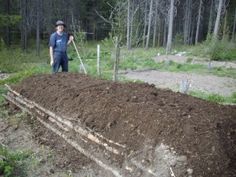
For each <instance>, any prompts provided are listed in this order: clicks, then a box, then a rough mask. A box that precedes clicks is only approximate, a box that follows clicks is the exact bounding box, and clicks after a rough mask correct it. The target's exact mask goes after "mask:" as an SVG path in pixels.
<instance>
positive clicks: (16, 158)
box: [0, 145, 29, 177]
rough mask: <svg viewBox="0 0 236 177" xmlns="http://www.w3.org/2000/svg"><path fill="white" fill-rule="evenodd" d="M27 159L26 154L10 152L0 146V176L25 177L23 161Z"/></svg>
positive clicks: (27, 155)
mask: <svg viewBox="0 0 236 177" xmlns="http://www.w3.org/2000/svg"><path fill="white" fill-rule="evenodd" d="M28 157H29V154H28V153H25V152H11V151H9V150H8V149H7V148H6V147H4V146H3V145H0V175H3V176H4V177H13V176H16V175H17V176H25V174H24V160H25V159H27V158H28Z"/></svg>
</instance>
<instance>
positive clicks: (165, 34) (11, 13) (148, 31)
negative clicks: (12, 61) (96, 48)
mask: <svg viewBox="0 0 236 177" xmlns="http://www.w3.org/2000/svg"><path fill="white" fill-rule="evenodd" d="M0 4H1V7H0V34H1V43H2V44H1V45H6V46H8V47H9V46H11V45H20V46H21V48H22V49H23V50H25V49H27V48H28V47H29V45H31V44H29V41H30V40H34V41H35V46H36V48H37V50H39V46H40V44H41V43H44V44H46V43H47V41H48V37H49V35H50V33H52V32H53V31H54V25H55V22H56V21H57V20H63V21H64V22H65V23H66V24H67V31H68V32H71V33H75V34H76V33H82V34H84V36H85V37H86V39H87V40H102V39H104V38H107V37H111V36H119V38H120V41H121V42H122V45H123V46H124V45H125V46H126V47H127V48H128V49H131V48H136V47H144V48H146V49H147V48H149V47H160V46H164V47H167V49H168V51H170V49H171V45H173V44H172V43H174V44H181V45H195V44H197V43H199V42H202V41H204V40H206V39H207V37H210V36H211V37H212V36H214V37H216V38H218V39H227V40H231V41H235V28H236V1H234V0H198V1H193V0H167V1H166V0H99V1H96V0H83V1H82V0H50V1H46V0H1V1H0Z"/></svg>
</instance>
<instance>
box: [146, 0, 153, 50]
mask: <svg viewBox="0 0 236 177" xmlns="http://www.w3.org/2000/svg"><path fill="white" fill-rule="evenodd" d="M152 8H153V0H151V2H150V9H149V17H148V33H147V42H146V47H145V48H146V49H148V46H149V40H150V32H151V25H152V13H153V10H152Z"/></svg>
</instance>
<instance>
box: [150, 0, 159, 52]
mask: <svg viewBox="0 0 236 177" xmlns="http://www.w3.org/2000/svg"><path fill="white" fill-rule="evenodd" d="M158 4H159V0H156V2H155V16H154V28H153V42H152V47H155V45H156V35H157V23H159V18H158ZM158 26H159V25H158Z"/></svg>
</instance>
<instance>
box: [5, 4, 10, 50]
mask: <svg viewBox="0 0 236 177" xmlns="http://www.w3.org/2000/svg"><path fill="white" fill-rule="evenodd" d="M5 2H6V4H5V7H6V14H7V15H10V6H11V2H10V0H6V1H5ZM5 36H6V38H5V41H6V45H7V46H8V47H9V46H10V45H11V30H10V27H9V25H7V26H6V27H5Z"/></svg>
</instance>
